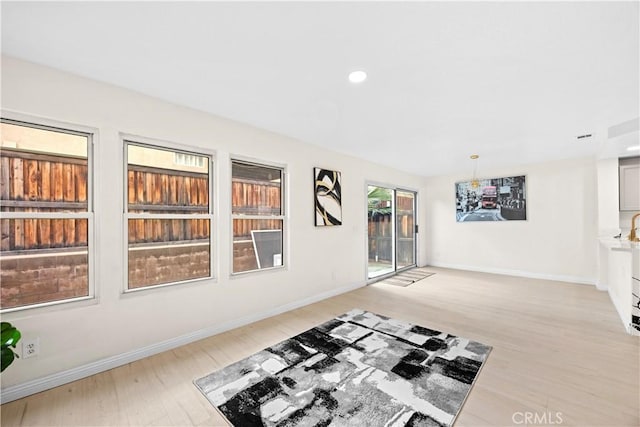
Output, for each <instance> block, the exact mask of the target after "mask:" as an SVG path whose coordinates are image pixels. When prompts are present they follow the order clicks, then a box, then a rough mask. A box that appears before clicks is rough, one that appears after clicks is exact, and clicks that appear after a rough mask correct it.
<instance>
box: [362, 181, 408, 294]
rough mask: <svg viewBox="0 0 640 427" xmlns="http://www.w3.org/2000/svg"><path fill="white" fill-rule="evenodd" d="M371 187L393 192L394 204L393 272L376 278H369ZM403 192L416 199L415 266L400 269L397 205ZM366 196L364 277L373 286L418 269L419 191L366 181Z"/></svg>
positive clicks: (392, 205)
mask: <svg viewBox="0 0 640 427" xmlns="http://www.w3.org/2000/svg"><path fill="white" fill-rule="evenodd" d="M369 187H380V188H384V189H387V190H391V191H392V192H393V196H392V199H393V203H392V204H391V215H392V218H393V220H392V221H391V222H392V234H393V238H392V239H391V241H392V255H393V260H392V265H393V271H390V272H389V273H385V274H380V275H378V276H374V277H369V206H368V204H369V197H368V195H369ZM398 191H401V192H406V193H413V195H414V198H413V210H414V211H413V214H414V232H413V236H414V242H413V253H414V254H413V257H414V258H413V261H414V262H413V264H411V265H406V266H403V267H402V268H398V259H397V258H398V256H397V252H396V250H397V239H398V237H397V226H398V225H397V222H398V219H397V217H396V205H397V192H398ZM364 194H365V203H366V206H365V213H364V221H365V224H366V233H365V236H364V242H365V246H364V251H365V254H366V257H365V264H364V276H365V280H366V283H367V284H371V283H374V282H377V281H380V280H383V279H385V278H387V277H391V276H393V275H394V274H396V273H398V272H400V271H404V270H407V269H409V268H413V267H416V266H417V265H418V252H419V251H418V248H419V242H418V237H419V227H418V218H419V216H418V190H416V189H412V188H409V187H399V186H397V185H391V184H386V183H381V182H377V181H366V182H365V185H364Z"/></svg>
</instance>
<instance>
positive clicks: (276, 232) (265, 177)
mask: <svg viewBox="0 0 640 427" xmlns="http://www.w3.org/2000/svg"><path fill="white" fill-rule="evenodd" d="M231 166H232V168H231V169H232V184H231V185H232V189H231V206H232V221H233V272H234V273H241V272H246V271H254V270H262V269H266V268H276V267H280V266H282V265H284V258H283V255H284V254H283V246H284V245H283V230H284V220H285V217H284V210H283V205H284V203H283V191H282V189H283V186H282V181H283V175H284V173H283V170H282V169H281V168H276V167H273V166H265V165H259V164H255V163H248V162H242V161H236V160H234V161H233V162H232V164H231Z"/></svg>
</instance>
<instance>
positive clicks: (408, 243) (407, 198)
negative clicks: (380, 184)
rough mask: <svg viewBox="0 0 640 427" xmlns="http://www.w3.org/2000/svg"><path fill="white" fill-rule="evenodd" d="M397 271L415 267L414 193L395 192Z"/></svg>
mask: <svg viewBox="0 0 640 427" xmlns="http://www.w3.org/2000/svg"><path fill="white" fill-rule="evenodd" d="M396 264H397V269H398V270H400V269H403V268H407V267H412V266H414V265H416V193H414V192H413V191H401V190H396Z"/></svg>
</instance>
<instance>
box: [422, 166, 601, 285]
mask: <svg viewBox="0 0 640 427" xmlns="http://www.w3.org/2000/svg"><path fill="white" fill-rule="evenodd" d="M470 173H471V171H469V174H470ZM480 173H481V175H482V176H481V177H480V178H492V177H502V176H514V175H526V177H527V183H526V185H527V220H526V221H506V222H505V221H501V222H461V223H456V212H455V188H454V185H455V182H456V181H465V180H468V179H469V175H464V176H463V175H460V176H441V177H435V178H430V179H428V180H427V211H426V215H425V220H426V226H427V228H428V229H427V236H426V238H427V245H428V247H427V252H428V259H427V260H428V264H430V265H435V266H443V267H452V268H460V269H467V270H476V271H485V272H495V273H504V274H513V275H519V276H527V277H539V278H548V279H552V280H563V281H571V282H580V283H590V284H592V283H595V282H596V277H597V264H596V262H597V212H598V205H597V199H596V198H597V192H596V167H595V160H594V159H572V160H564V161H556V162H548V163H543V164H529V165H522V166H514V167H510V168H503V169H499V170H490V171H489V170H481V171H480Z"/></svg>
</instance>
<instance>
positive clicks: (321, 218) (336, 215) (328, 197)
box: [313, 168, 342, 227]
mask: <svg viewBox="0 0 640 427" xmlns="http://www.w3.org/2000/svg"><path fill="white" fill-rule="evenodd" d="M313 177H314V191H315V212H316V213H315V217H316V226H317V227H320V226H330V225H342V186H341V177H340V172H337V171H332V170H328V169H322V168H314V170H313Z"/></svg>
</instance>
